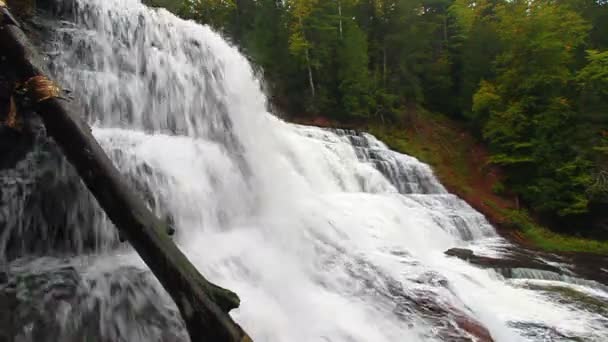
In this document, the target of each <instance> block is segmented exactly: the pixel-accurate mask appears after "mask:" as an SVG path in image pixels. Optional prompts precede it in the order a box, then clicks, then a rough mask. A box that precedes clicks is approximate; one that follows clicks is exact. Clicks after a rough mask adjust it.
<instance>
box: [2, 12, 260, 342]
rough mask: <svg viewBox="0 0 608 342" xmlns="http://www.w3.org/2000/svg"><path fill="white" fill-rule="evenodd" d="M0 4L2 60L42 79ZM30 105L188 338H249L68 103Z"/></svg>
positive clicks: (234, 299) (220, 292) (226, 294)
mask: <svg viewBox="0 0 608 342" xmlns="http://www.w3.org/2000/svg"><path fill="white" fill-rule="evenodd" d="M1 4H2V1H1V0H0V21H1V22H0V58H8V59H9V61H10V62H11V63H12V64H13V65H14V67H15V70H17V72H18V74H19V77H20V78H21V79H23V80H28V79H31V78H32V77H35V76H44V77H48V73H47V71H46V68H45V66H44V65H43V64H42V60H41V59H40V57H39V55H38V53H37V51H36V49H35V48H34V46H33V45H32V44H31V42H30V41H29V39H28V38H27V36H26V34H25V33H24V32H23V31H22V30H21V28H20V27H18V23H17V22H16V21H15V19H14V18H13V17H12V16H10V12H9V10H8V9H7V8H6V7H2V6H1ZM31 100H32V99H30V102H31ZM38 100H40V98H39V99H38ZM23 101H24V100H23ZM22 105H26V104H25V103H22ZM32 106H33V109H34V111H35V112H36V113H37V114H38V115H40V116H41V118H42V120H43V122H44V125H45V127H46V131H47V134H48V135H49V136H50V137H52V138H53V139H54V141H55V142H56V143H57V144H58V145H59V147H60V148H61V149H62V151H63V153H64V154H65V156H66V157H67V159H68V160H69V162H70V163H71V164H72V165H73V166H74V167H75V169H76V170H77V171H78V174H79V175H80V177H81V178H82V181H83V182H84V184H85V185H86V186H87V187H88V189H89V190H90V191H91V193H92V194H93V195H94V196H95V198H96V199H97V201H98V202H99V204H100V206H101V207H102V208H103V210H104V211H105V212H106V214H107V215H108V217H109V218H110V219H111V220H112V222H113V223H114V225H115V226H116V227H117V228H118V229H119V231H120V233H121V234H122V235H123V236H124V237H126V238H127V240H128V241H129V242H130V243H131V245H132V246H133V247H134V248H135V250H136V251H137V252H138V253H139V255H140V256H141V257H142V259H143V260H144V261H145V262H146V264H147V265H148V266H149V267H150V269H151V270H152V272H153V273H154V275H155V276H156V277H157V278H158V280H159V281H160V283H161V284H162V285H163V287H164V288H165V289H166V290H167V292H168V293H169V294H170V295H171V297H172V298H173V300H174V301H175V303H176V304H177V307H178V308H179V310H180V312H181V315H182V318H183V319H184V321H185V323H186V327H187V329H188V333H189V335H190V337H191V340H192V341H193V342H203V341H209V342H223V341H226V342H228V341H230V342H232V341H235V342H243V341H250V340H251V339H250V338H249V337H248V335H247V334H246V333H245V332H244V331H243V329H242V328H241V327H240V326H239V325H238V324H237V323H236V322H234V321H233V320H232V318H231V317H230V315H229V314H228V312H229V311H230V310H231V309H234V308H236V307H238V306H239V298H238V296H237V295H236V294H235V293H233V292H231V291H229V290H226V289H223V288H221V287H218V286H216V285H214V284H212V283H210V282H209V281H207V280H206V279H205V278H204V277H203V276H202V275H201V274H200V273H199V272H198V270H197V269H196V268H195V267H194V266H193V265H192V263H191V262H190V261H189V260H188V259H187V258H186V256H185V255H184V254H183V253H182V252H181V251H180V250H179V248H178V247H177V246H176V245H175V244H174V243H173V241H172V240H171V238H170V237H169V236H168V234H167V231H168V230H169V229H170V228H169V227H167V224H166V223H165V222H163V221H161V220H160V219H158V218H157V217H156V216H155V215H154V214H153V213H152V212H151V211H150V210H149V209H148V208H147V207H146V205H145V204H144V202H143V201H142V200H141V199H140V198H138V197H137V196H136V194H135V193H134V192H133V190H132V189H131V188H130V186H129V185H128V184H127V183H126V182H125V180H124V179H123V177H122V175H121V174H120V172H119V171H118V170H117V169H116V167H115V166H114V165H113V163H112V161H111V160H110V158H109V157H108V156H107V154H106V153H105V152H104V150H103V149H102V148H101V146H100V145H99V143H98V142H97V141H96V139H95V138H94V136H93V134H92V133H91V129H90V127H89V126H88V125H87V123H86V122H84V120H82V118H81V117H79V116H78V115H76V114H75V112H74V110H73V108H72V106H70V103H69V102H68V101H65V100H63V99H61V98H58V97H51V98H48V99H44V100H42V101H34V103H33V104H32Z"/></svg>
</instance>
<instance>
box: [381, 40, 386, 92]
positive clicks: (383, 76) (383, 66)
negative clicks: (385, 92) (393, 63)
mask: <svg viewBox="0 0 608 342" xmlns="http://www.w3.org/2000/svg"><path fill="white" fill-rule="evenodd" d="M386 63H387V62H386V43H385V45H384V46H383V47H382V85H383V86H384V87H386V73H387V66H386Z"/></svg>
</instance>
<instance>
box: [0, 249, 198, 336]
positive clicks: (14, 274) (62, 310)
mask: <svg viewBox="0 0 608 342" xmlns="http://www.w3.org/2000/svg"><path fill="white" fill-rule="evenodd" d="M30 262H35V263H36V267H31V265H28V264H29V263H30ZM68 265H69V264H68ZM34 269H35V270H34ZM81 271H82V270H78V269H77V266H66V261H65V260H55V259H50V258H46V259H45V260H42V261H41V260H40V259H39V260H36V261H33V260H32V261H25V260H19V261H16V262H15V263H14V264H13V266H12V267H11V274H10V278H9V280H8V282H7V283H5V284H3V285H0V341H2V342H5V341H7V342H8V341H10V342H12V341H23V342H43V341H62V342H80V341H99V342H115V341H152V342H161V341H162V342H187V341H189V338H188V336H187V334H186V329H185V326H184V323H183V321H182V320H181V318H180V315H179V312H178V311H177V309H176V308H175V306H174V305H172V304H171V303H170V302H169V301H167V300H166V299H167V298H168V297H165V296H164V295H163V294H162V293H161V292H160V291H159V289H160V287H159V286H157V285H156V284H157V282H155V281H154V279H153V276H152V274H151V273H150V272H148V271H142V270H139V269H135V268H131V267H124V268H121V269H119V270H117V271H113V272H111V273H103V272H99V273H98V274H96V275H94V276H87V277H86V278H85V277H83V276H82V275H81Z"/></svg>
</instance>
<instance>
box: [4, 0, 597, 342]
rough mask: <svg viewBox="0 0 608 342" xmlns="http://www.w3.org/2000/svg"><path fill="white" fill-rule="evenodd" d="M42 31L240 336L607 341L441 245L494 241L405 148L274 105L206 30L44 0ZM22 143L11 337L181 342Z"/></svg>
mask: <svg viewBox="0 0 608 342" xmlns="http://www.w3.org/2000/svg"><path fill="white" fill-rule="evenodd" d="M49 23H50V25H49V36H50V37H49V39H47V40H46V42H45V44H44V46H43V49H44V50H45V51H46V53H47V54H48V56H50V57H49V63H50V66H51V69H52V72H53V74H54V76H55V77H56V78H57V79H58V80H59V81H60V82H61V83H62V85H63V86H64V87H65V88H66V89H68V90H69V91H70V97H72V98H73V99H74V104H75V108H78V110H80V111H81V113H82V115H83V116H85V117H86V119H87V120H88V122H89V123H90V124H91V125H92V126H93V133H94V135H95V137H96V138H97V139H98V140H99V141H100V143H101V144H102V146H103V148H104V149H105V150H106V151H107V152H108V154H109V155H110V156H111V158H112V159H113V161H114V163H115V164H116V165H117V166H118V168H119V169H120V171H121V172H122V173H123V174H124V175H125V176H126V177H127V179H128V180H129V181H130V182H131V185H132V186H133V188H134V189H136V191H137V192H138V193H139V194H140V196H142V197H143V198H144V199H145V200H146V203H147V204H148V205H149V206H150V208H151V209H152V210H153V211H154V212H155V213H156V214H157V215H159V217H161V218H162V219H165V220H167V221H168V222H170V223H171V225H172V226H174V227H175V228H176V231H177V233H176V236H175V241H176V242H177V243H178V245H179V246H180V248H181V249H182V250H183V251H184V253H185V254H186V255H187V256H188V258H189V259H190V260H191V261H192V262H193V263H194V264H195V265H196V266H197V268H198V269H199V270H200V271H201V272H202V273H203V274H204V275H205V276H207V277H208V278H209V279H210V280H211V281H213V282H215V283H217V284H219V285H221V286H224V287H227V288H230V289H232V290H234V291H235V292H237V293H238V294H239V295H240V297H241V299H242V304H241V307H240V308H239V309H237V310H234V311H233V312H232V313H231V314H232V315H233V317H234V318H235V320H237V321H238V322H239V324H241V325H242V326H243V328H244V329H245V330H246V331H247V332H248V333H249V334H250V335H252V337H253V339H254V340H255V341H269V342H271V341H272V342H279V341H301V342H310V341H320V342H321V341H330V342H354V341H357V342H372V341H373V342H384V341H472V340H474V338H473V337H472V336H471V334H470V331H467V329H466V328H465V327H463V324H462V323H461V322H462V317H467V318H466V320H468V321H469V322H479V323H480V324H481V325H483V326H485V327H486V328H487V329H488V330H489V332H490V333H491V334H492V337H493V338H494V340H496V341H509V342H511V341H547V340H551V341H567V340H569V339H570V338H574V337H576V338H582V339H585V340H590V341H603V340H608V319H607V318H606V317H605V316H602V314H601V312H600V313H598V312H597V311H591V310H589V309H588V308H586V307H584V306H583V307H581V306H578V305H576V303H564V301H563V300H560V298H556V297H555V296H550V295H547V294H545V293H543V292H539V291H537V290H535V289H533V288H529V287H525V286H518V285H517V284H514V283H513V282H509V281H507V280H505V279H504V278H503V277H501V276H499V275H498V274H497V273H496V272H494V271H492V270H483V269H480V268H477V267H474V266H472V265H469V264H468V263H466V262H464V261H461V260H457V259H454V258H450V257H447V256H445V255H444V251H446V250H447V249H449V248H453V247H470V248H475V249H476V250H483V251H486V252H487V253H492V250H493V249H492V248H493V246H495V245H497V244H498V245H500V244H507V242H505V241H503V240H502V239H501V238H500V237H499V236H498V235H497V234H496V232H495V230H494V228H493V227H492V226H491V225H490V224H489V223H488V222H487V221H486V220H485V218H484V217H483V215H481V214H480V213H478V212H476V211H475V210H473V209H472V208H471V207H470V206H469V205H467V204H466V203H465V202H463V201H462V200H460V199H459V198H458V197H457V196H455V195H452V194H450V193H448V192H447V191H446V189H445V188H444V187H443V186H442V185H441V184H440V183H439V181H438V180H437V179H436V178H435V176H434V175H433V172H432V170H431V168H430V167H429V166H428V165H426V164H424V163H422V162H420V161H418V160H417V159H415V158H413V157H410V156H407V155H403V154H399V153H396V152H393V151H391V150H389V149H388V148H387V147H386V146H385V145H384V144H383V143H382V142H380V141H378V140H377V139H376V138H375V137H373V136H371V135H369V134H365V133H359V132H354V131H346V130H327V129H321V128H316V127H307V126H300V125H293V124H289V123H286V122H284V121H282V120H280V119H278V118H276V117H275V116H273V115H272V114H271V113H269V112H268V110H267V104H266V97H265V95H264V94H263V93H262V91H261V88H262V85H261V83H260V79H259V78H257V77H256V73H255V72H254V69H253V68H252V67H251V65H250V64H249V62H248V60H247V59H246V58H245V57H244V56H243V55H241V54H240V53H239V52H238V50H237V49H236V48H234V47H233V46H231V45H230V44H229V43H227V42H226V41H225V40H224V39H223V38H222V37H221V36H220V35H219V34H217V33H215V32H213V31H212V30H211V29H210V28H208V27H206V26H201V25H198V24H196V23H194V22H190V21H184V20H181V19H178V18H176V17H175V16H173V15H172V14H170V13H168V12H167V11H165V10H163V9H149V8H147V7H145V6H144V5H142V4H141V3H140V1H139V0H56V3H55V7H54V9H53V15H52V18H50V19H49ZM36 146H37V147H36V148H35V149H34V150H33V151H31V152H30V153H29V154H28V155H27V156H26V158H24V160H22V161H21V162H20V163H19V164H18V165H17V167H15V168H14V169H11V170H7V171H0V180H2V179H4V181H3V183H2V184H3V192H2V196H3V197H0V199H1V200H2V202H0V209H1V211H0V222H1V223H4V224H5V226H6V228H4V230H2V231H0V232H1V233H2V235H1V239H0V242H2V245H0V247H2V249H1V251H2V252H3V255H4V259H6V263H7V266H6V268H7V272H8V273H9V275H11V277H12V279H13V280H12V283H9V285H8V286H9V287H11V286H12V289H13V292H14V293H16V297H17V299H18V301H19V306H18V307H17V309H16V311H15V317H18V319H17V320H18V321H19V322H18V323H19V324H17V325H16V332H15V335H16V336H18V339H17V340H18V341H36V342H39V341H83V340H91V339H95V340H97V341H104V342H105V341H108V342H110V341H112V342H114V341H129V342H139V341H141V342H144V341H163V342H164V341H188V337H187V334H186V332H185V330H184V325H183V323H182V322H181V320H180V318H179V314H178V312H177V311H176V308H175V307H174V305H173V304H172V303H171V301H170V299H169V297H168V295H167V294H166V293H165V292H164V291H163V290H162V288H161V287H160V286H159V284H158V283H157V282H156V280H155V279H154V277H153V276H152V275H151V274H150V272H149V271H147V268H146V266H145V265H144V264H143V262H142V261H141V260H140V259H139V257H138V256H137V254H136V253H134V252H133V251H132V250H131V249H130V248H129V247H128V246H127V245H126V244H120V243H119V241H118V236H117V233H116V231H115V228H114V227H113V226H112V224H111V223H110V222H109V221H108V219H107V218H106V217H105V215H104V214H103V212H102V211H101V210H100V209H99V207H98V205H97V204H96V202H95V201H94V199H93V198H91V196H90V195H89V194H88V193H87V191H86V190H85V189H84V187H83V186H82V185H81V184H80V182H79V181H78V179H77V177H76V176H75V173H74V171H73V170H72V168H71V167H70V166H69V165H67V163H66V162H65V161H64V160H63V159H62V158H61V155H60V153H59V151H57V149H56V147H54V145H53V144H52V143H51V142H48V141H46V140H44V139H43V138H40V141H39V143H38V145H36ZM43 166H44V167H43ZM32 170H38V171H36V172H34V173H33V172H32ZM57 170H60V171H57ZM4 189H7V190H6V191H4ZM9 191H11V192H10V193H9ZM9 197H10V200H9ZM15 241H21V242H20V243H17V242H15ZM520 275H521V276H522V277H524V276H525V274H523V273H522V274H520ZM554 282H556V283H559V284H560V286H565V287H568V286H573V285H572V284H569V283H567V282H564V281H563V279H562V278H559V279H554ZM576 286H577V288H578V287H585V286H584V285H576ZM594 291H595V292H593V293H594V294H598V293H599V295H597V298H599V299H597V300H602V299H601V298H604V297H602V296H603V295H604V294H605V292H603V290H602V289H594ZM0 293H2V291H0ZM1 298H2V297H1V296H0V301H1ZM594 298H595V297H594ZM459 322H460V323H459Z"/></svg>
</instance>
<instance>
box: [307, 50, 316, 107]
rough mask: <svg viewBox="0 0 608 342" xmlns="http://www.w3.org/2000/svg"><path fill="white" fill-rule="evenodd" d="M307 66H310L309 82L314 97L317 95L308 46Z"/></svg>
mask: <svg viewBox="0 0 608 342" xmlns="http://www.w3.org/2000/svg"><path fill="white" fill-rule="evenodd" d="M306 67H307V68H308V84H309V85H310V92H311V94H312V97H313V98H314V97H315V96H316V94H315V93H316V91H315V81H314V79H313V77H312V66H311V65H310V54H309V52H308V48H306Z"/></svg>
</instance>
